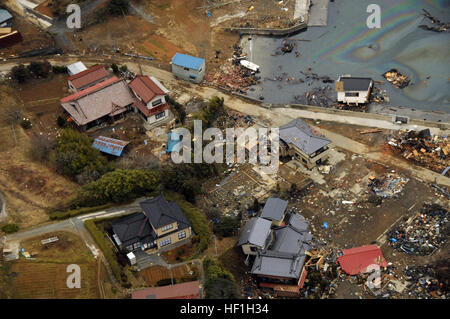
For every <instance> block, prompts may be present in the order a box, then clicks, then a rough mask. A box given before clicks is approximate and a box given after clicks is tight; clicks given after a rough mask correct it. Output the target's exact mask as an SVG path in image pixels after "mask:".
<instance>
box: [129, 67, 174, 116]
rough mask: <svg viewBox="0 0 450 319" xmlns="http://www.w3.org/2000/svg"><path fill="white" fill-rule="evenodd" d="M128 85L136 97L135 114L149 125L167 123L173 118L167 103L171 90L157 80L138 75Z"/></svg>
mask: <svg viewBox="0 0 450 319" xmlns="http://www.w3.org/2000/svg"><path fill="white" fill-rule="evenodd" d="M128 85H129V87H130V89H131V91H132V92H133V93H134V95H135V96H136V103H135V112H138V113H139V114H140V115H141V116H142V117H143V118H144V119H145V121H147V122H148V123H149V124H154V123H157V122H165V120H167V119H170V118H171V117H173V114H172V111H171V110H170V106H169V104H168V103H167V94H168V93H169V90H168V89H166V88H165V87H164V86H163V85H162V84H161V83H160V82H159V81H158V80H157V79H156V78H154V77H148V76H142V75H138V76H136V77H135V78H134V79H133V80H132V81H131V82H130V83H129V84H128Z"/></svg>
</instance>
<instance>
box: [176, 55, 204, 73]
mask: <svg viewBox="0 0 450 319" xmlns="http://www.w3.org/2000/svg"><path fill="white" fill-rule="evenodd" d="M203 62H205V59H202V58H197V57H195V56H190V55H187V54H182V53H176V54H175V55H174V56H173V58H172V63H173V64H175V65H179V66H182V67H186V68H189V69H193V70H198V69H199V68H200V66H201V65H202V64H203Z"/></svg>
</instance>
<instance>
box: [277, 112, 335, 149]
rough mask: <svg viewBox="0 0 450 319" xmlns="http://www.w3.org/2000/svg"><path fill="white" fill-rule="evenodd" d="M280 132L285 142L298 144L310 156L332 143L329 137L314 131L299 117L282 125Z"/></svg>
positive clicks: (281, 138)
mask: <svg viewBox="0 0 450 319" xmlns="http://www.w3.org/2000/svg"><path fill="white" fill-rule="evenodd" d="M279 134H280V140H282V141H283V142H284V143H286V144H288V145H290V144H292V145H294V146H296V147H297V148H298V149H300V150H301V151H302V152H304V153H305V154H307V155H309V156H311V155H313V154H314V153H315V152H317V151H318V150H320V149H322V148H323V147H324V146H327V145H328V144H330V143H331V141H330V140H329V139H327V138H326V137H325V136H323V135H320V134H319V133H317V132H315V131H313V130H312V129H311V127H310V126H309V125H308V124H306V123H305V122H303V121H302V120H301V119H299V118H297V119H295V120H292V121H291V122H289V123H287V124H285V125H283V126H281V127H280V129H279Z"/></svg>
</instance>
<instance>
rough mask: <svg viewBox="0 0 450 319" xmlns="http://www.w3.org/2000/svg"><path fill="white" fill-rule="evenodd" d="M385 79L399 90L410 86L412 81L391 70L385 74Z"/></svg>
mask: <svg viewBox="0 0 450 319" xmlns="http://www.w3.org/2000/svg"><path fill="white" fill-rule="evenodd" d="M383 77H384V78H385V79H386V80H387V81H388V82H390V83H392V84H393V85H395V86H396V87H398V88H399V89H403V88H404V87H407V86H408V85H409V82H410V79H409V78H408V76H406V75H403V74H401V73H400V72H399V71H397V70H396V69H391V70H389V71H387V72H385V73H383Z"/></svg>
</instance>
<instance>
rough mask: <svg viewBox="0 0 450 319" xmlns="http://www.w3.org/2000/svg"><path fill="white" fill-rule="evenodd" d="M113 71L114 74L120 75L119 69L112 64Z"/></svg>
mask: <svg viewBox="0 0 450 319" xmlns="http://www.w3.org/2000/svg"><path fill="white" fill-rule="evenodd" d="M111 70H112V71H113V72H114V74H117V73H119V67H118V66H117V64H115V63H113V64H111Z"/></svg>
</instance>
